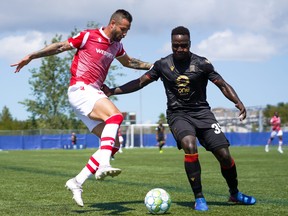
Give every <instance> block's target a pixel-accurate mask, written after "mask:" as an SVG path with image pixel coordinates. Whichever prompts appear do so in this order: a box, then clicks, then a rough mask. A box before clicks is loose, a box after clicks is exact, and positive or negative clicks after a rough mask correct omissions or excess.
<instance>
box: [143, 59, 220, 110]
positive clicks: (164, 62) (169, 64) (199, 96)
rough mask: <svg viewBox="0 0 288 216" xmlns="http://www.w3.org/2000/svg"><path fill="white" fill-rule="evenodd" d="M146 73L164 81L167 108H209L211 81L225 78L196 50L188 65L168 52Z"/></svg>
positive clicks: (152, 77)
mask: <svg viewBox="0 0 288 216" xmlns="http://www.w3.org/2000/svg"><path fill="white" fill-rule="evenodd" d="M146 75H147V76H148V77H149V78H150V79H153V80H158V79H159V78H160V79H161V80H162V82H163V84H164V87H165V91H166V96H167V110H168V111H175V110H190V111H191V110H194V109H199V108H200V109H201V108H210V106H209V104H208V102H207V100H206V99H207V96H206V87H207V83H208V80H210V81H212V82H214V81H215V80H217V79H220V78H222V77H221V76H220V75H219V74H218V73H217V72H216V71H215V70H214V67H213V65H212V64H211V63H210V62H209V61H208V60H207V59H206V58H204V57H200V56H198V55H195V54H193V53H191V60H190V61H187V64H186V65H183V63H181V62H179V63H177V61H175V60H173V54H171V55H168V56H166V57H165V58H162V59H160V60H158V61H156V62H155V64H154V66H153V68H152V69H151V70H149V71H148V72H147V73H146Z"/></svg>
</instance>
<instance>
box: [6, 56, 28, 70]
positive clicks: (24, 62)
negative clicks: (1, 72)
mask: <svg viewBox="0 0 288 216" xmlns="http://www.w3.org/2000/svg"><path fill="white" fill-rule="evenodd" d="M31 60H32V59H30V57H29V56H26V57H24V58H23V59H22V60H21V61H20V62H18V63H15V64H11V65H10V66H11V67H15V66H17V67H16V69H15V71H14V73H18V72H19V71H20V70H21V68H23V67H24V66H25V65H27V64H28V63H29V62H30V61H31Z"/></svg>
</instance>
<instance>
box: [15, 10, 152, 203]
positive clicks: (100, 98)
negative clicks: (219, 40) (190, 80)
mask: <svg viewBox="0 0 288 216" xmlns="http://www.w3.org/2000/svg"><path fill="white" fill-rule="evenodd" d="M131 22H132V16H131V14H130V13H129V12H128V11H126V10H123V9H119V10H117V11H115V12H114V13H113V14H112V16H111V18H110V21H109V23H108V25H107V26H105V27H101V28H99V29H90V30H85V31H82V32H80V33H79V34H78V35H76V36H74V37H71V38H69V39H68V40H66V41H63V42H56V43H52V44H50V45H48V46H46V47H44V48H43V49H41V50H39V51H36V52H34V53H31V54H29V55H27V56H25V57H24V58H23V59H22V60H21V61H19V62H18V63H16V64H11V66H16V69H15V73H16V72H19V71H20V70H21V69H22V67H24V66H25V65H27V64H28V63H29V62H30V61H31V60H33V59H36V58H41V57H45V56H50V55H55V54H58V53H62V52H64V51H68V50H72V49H77V52H76V54H75V56H74V58H73V61H72V65H71V79H70V86H69V88H68V98H69V102H70V104H71V106H72V107H73V109H74V110H75V112H76V115H77V116H78V117H79V118H80V119H81V120H82V121H83V122H84V124H85V125H86V126H87V127H88V128H89V130H90V131H91V132H92V133H94V134H96V135H97V136H98V137H99V138H100V139H101V143H100V148H99V149H98V150H97V151H96V152H95V153H94V154H93V155H92V156H91V157H90V159H89V160H88V163H87V164H86V165H85V167H84V168H83V169H82V170H81V171H80V173H79V174H78V175H77V176H76V177H74V178H72V179H69V180H68V181H67V182H66V185H65V186H66V187H67V188H68V189H69V190H71V191H72V193H73V199H74V200H75V202H76V203H77V204H78V205H79V206H84V204H83V200H82V184H83V183H84V182H85V180H87V179H88V178H89V177H90V176H92V175H94V174H95V177H96V179H99V180H102V179H104V178H105V177H106V176H112V177H114V176H117V175H119V174H120V173H121V170H120V169H118V168H113V167H111V165H110V157H111V155H113V154H115V153H116V152H117V151H118V150H119V142H117V140H118V139H116V136H117V131H118V128H119V125H121V123H122V121H123V116H122V113H121V112H120V111H119V110H118V108H117V107H116V106H115V105H114V104H113V103H112V102H111V101H110V100H109V99H108V98H107V96H106V95H105V94H104V93H103V92H102V90H101V86H102V85H103V83H104V81H105V79H106V76H107V74H108V70H109V67H110V65H111V63H112V61H113V60H114V59H115V58H116V59H117V60H118V61H119V62H120V63H121V64H122V65H123V66H125V67H129V68H133V69H142V70H147V69H149V68H151V66H152V64H150V63H147V62H143V61H140V60H138V59H135V58H131V57H129V56H128V55H127V53H126V52H125V50H124V48H123V45H122V43H121V42H120V41H121V39H122V38H124V37H125V36H126V35H127V32H128V30H130V26H131Z"/></svg>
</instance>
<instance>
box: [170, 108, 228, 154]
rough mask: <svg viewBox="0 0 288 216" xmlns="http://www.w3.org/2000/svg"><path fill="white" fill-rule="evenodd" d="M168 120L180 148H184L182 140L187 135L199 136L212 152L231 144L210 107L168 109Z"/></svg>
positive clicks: (201, 141)
mask: <svg viewBox="0 0 288 216" xmlns="http://www.w3.org/2000/svg"><path fill="white" fill-rule="evenodd" d="M167 120H168V124H169V127H170V130H171V132H172V134H173V136H174V138H175V140H176V141H177V147H178V149H182V147H181V140H182V139H183V138H184V137H185V136H187V135H192V136H195V137H197V139H198V141H199V142H200V144H201V145H202V146H203V147H204V148H205V149H206V150H207V151H211V152H213V151H215V150H217V149H219V148H222V147H228V146H229V145H230V144H229V141H228V140H227V138H226V136H225V134H224V133H223V132H222V130H221V127H220V125H219V123H218V121H217V120H216V118H215V116H214V114H213V113H212V112H211V110H210V109H201V110H197V111H188V112H187V111H177V112H169V111H168V112H167Z"/></svg>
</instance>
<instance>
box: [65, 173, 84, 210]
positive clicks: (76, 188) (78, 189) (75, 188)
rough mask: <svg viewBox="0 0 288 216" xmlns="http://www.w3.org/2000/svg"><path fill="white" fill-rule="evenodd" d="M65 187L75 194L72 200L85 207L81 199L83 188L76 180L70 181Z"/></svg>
mask: <svg viewBox="0 0 288 216" xmlns="http://www.w3.org/2000/svg"><path fill="white" fill-rule="evenodd" d="M65 187H66V188H67V189H68V190H70V191H71V192H72V194H73V197H72V199H73V200H74V201H75V202H76V203H77V205H79V206H81V207H83V206H84V203H83V200H82V197H81V194H82V191H83V190H82V186H81V185H80V184H79V183H78V182H77V181H76V179H75V178H72V179H69V180H68V181H67V182H66V184H65Z"/></svg>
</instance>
